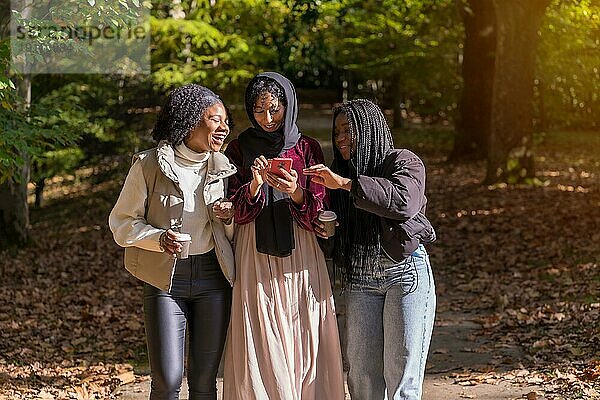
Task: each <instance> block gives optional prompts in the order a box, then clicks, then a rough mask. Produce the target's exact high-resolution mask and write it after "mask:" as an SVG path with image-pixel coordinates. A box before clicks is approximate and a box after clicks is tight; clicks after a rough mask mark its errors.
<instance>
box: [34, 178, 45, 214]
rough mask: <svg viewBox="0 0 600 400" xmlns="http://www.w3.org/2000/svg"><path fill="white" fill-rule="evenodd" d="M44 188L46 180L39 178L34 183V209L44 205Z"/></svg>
mask: <svg viewBox="0 0 600 400" xmlns="http://www.w3.org/2000/svg"><path fill="white" fill-rule="evenodd" d="M45 187H46V178H40V179H38V181H37V182H36V183H35V207H36V208H42V206H43V205H44V188H45Z"/></svg>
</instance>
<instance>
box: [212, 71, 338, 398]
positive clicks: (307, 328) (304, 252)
mask: <svg viewBox="0 0 600 400" xmlns="http://www.w3.org/2000/svg"><path fill="white" fill-rule="evenodd" d="M246 111H247V113H248V117H249V118H250V121H251V122H252V127H251V128H248V129H247V130H246V131H244V132H242V133H241V134H240V136H239V137H238V139H236V140H233V141H232V142H231V143H230V144H229V146H228V147H227V151H226V152H225V154H226V155H227V156H228V157H229V158H230V160H231V161H232V162H233V163H234V164H235V165H236V166H237V167H238V173H237V174H236V175H235V176H233V177H231V178H230V179H229V194H230V196H231V199H232V201H233V203H234V206H235V217H234V218H235V222H236V232H235V239H234V241H235V258H236V263H237V264H236V265H237V274H236V282H235V284H234V289H233V300H232V310H231V322H230V330H229V334H228V340H227V346H226V349H227V350H226V355H225V377H224V396H223V398H224V399H225V400H232V399H243V400H252V399H271V400H277V399H282V400H283V399H285V400H300V399H302V400H311V399H343V398H344V384H343V377H342V361H341V352H340V344H339V336H338V330H337V321H336V315H335V310H334V304H333V294H332V291H331V284H330V281H329V276H328V273H327V267H326V264H325V259H324V257H323V253H322V251H321V250H320V248H319V246H318V244H317V239H316V236H315V234H314V232H313V228H312V222H313V221H314V219H315V218H316V217H317V215H318V213H319V212H320V211H321V210H322V209H323V198H324V196H325V189H324V188H323V186H321V185H317V184H315V183H314V182H311V180H310V178H309V177H307V176H304V174H303V173H302V170H303V169H304V168H306V167H308V166H311V165H314V164H319V163H322V162H323V152H322V151H321V147H320V146H319V144H318V142H317V141H316V140H314V139H311V138H309V137H306V136H304V135H302V134H300V132H299V130H298V127H297V126H296V119H297V114H298V107H297V99H296V93H295V90H294V87H293V85H292V83H291V82H290V81H289V80H288V79H287V78H285V77H284V76H282V75H280V74H277V73H274V72H266V73H263V74H259V75H257V76H256V77H255V78H254V79H252V81H251V82H250V83H249V85H248V87H247V89H246ZM275 157H283V158H291V159H292V169H291V171H290V172H289V173H288V172H286V171H285V170H280V174H281V177H278V176H277V175H276V174H273V173H271V172H267V166H268V162H267V160H268V159H271V158H275Z"/></svg>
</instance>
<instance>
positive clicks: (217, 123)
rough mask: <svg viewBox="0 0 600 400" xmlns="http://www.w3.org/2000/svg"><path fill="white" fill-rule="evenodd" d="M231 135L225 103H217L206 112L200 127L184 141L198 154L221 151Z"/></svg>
mask: <svg viewBox="0 0 600 400" xmlns="http://www.w3.org/2000/svg"><path fill="white" fill-rule="evenodd" d="M227 135H229V118H228V116H227V110H226V109H225V106H223V103H221V102H217V103H215V104H213V105H212V106H210V107H208V108H207V109H206V111H205V112H204V116H203V117H202V119H201V121H200V123H199V124H198V126H196V127H195V128H194V129H193V130H192V131H191V132H190V134H189V135H188V136H187V137H186V138H185V139H184V143H185V145H186V146H187V147H189V148H190V149H191V150H194V151H195V152H197V153H202V152H205V151H219V150H221V147H223V142H224V141H225V138H226V137H227Z"/></svg>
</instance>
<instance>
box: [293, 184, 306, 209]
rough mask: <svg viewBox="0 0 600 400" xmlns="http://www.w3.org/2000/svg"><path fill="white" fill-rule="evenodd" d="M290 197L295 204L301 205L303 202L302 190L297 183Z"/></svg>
mask: <svg viewBox="0 0 600 400" xmlns="http://www.w3.org/2000/svg"><path fill="white" fill-rule="evenodd" d="M290 198H291V199H292V201H293V202H294V203H295V204H297V205H301V204H302V203H304V190H302V188H301V187H300V186H299V185H296V190H294V193H292V194H291V195H290Z"/></svg>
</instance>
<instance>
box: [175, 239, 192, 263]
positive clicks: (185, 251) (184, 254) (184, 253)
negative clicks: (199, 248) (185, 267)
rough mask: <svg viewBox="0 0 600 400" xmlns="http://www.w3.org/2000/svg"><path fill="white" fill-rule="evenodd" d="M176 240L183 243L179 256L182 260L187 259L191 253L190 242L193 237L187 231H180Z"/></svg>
mask: <svg viewBox="0 0 600 400" xmlns="http://www.w3.org/2000/svg"><path fill="white" fill-rule="evenodd" d="M176 241H177V243H179V244H180V245H181V251H180V252H179V253H178V254H177V258H179V259H180V260H185V259H186V258H188V257H189V255H190V244H191V243H192V237H191V236H190V235H189V234H187V233H178V234H177V240H176Z"/></svg>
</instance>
